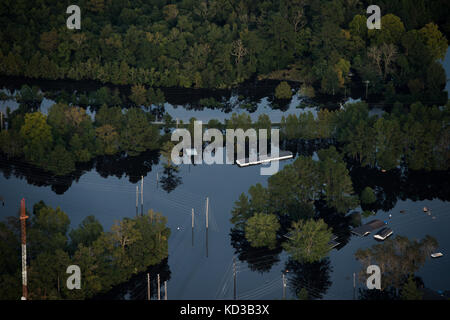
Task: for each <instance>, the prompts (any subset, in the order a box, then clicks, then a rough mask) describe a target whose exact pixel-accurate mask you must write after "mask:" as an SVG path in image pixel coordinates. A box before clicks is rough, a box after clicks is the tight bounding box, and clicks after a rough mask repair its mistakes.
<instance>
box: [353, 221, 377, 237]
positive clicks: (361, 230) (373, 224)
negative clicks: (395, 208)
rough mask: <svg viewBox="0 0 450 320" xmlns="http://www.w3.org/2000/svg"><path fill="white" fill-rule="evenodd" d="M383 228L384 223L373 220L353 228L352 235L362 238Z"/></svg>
mask: <svg viewBox="0 0 450 320" xmlns="http://www.w3.org/2000/svg"><path fill="white" fill-rule="evenodd" d="M383 226H385V223H384V222H383V221H381V220H377V219H375V220H372V221H369V222H367V223H366V224H364V225H362V226H360V227H357V228H353V229H352V233H354V234H356V235H357V236H360V237H364V236H367V235H368V234H370V233H371V232H372V231H374V230H377V229H380V228H381V227H383Z"/></svg>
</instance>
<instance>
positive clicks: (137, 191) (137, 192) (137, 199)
mask: <svg viewBox="0 0 450 320" xmlns="http://www.w3.org/2000/svg"><path fill="white" fill-rule="evenodd" d="M138 201H139V186H136V217H137V215H138V213H139V211H138Z"/></svg>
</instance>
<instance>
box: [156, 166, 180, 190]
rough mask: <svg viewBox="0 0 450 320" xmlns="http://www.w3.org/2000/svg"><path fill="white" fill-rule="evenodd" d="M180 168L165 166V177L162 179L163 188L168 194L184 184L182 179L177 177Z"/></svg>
mask: <svg viewBox="0 0 450 320" xmlns="http://www.w3.org/2000/svg"><path fill="white" fill-rule="evenodd" d="M177 173H178V168H177V167H174V166H164V171H163V175H162V177H161V179H160V181H159V182H160V183H161V187H162V188H163V190H164V191H166V192H167V193H170V192H172V191H173V190H175V189H176V188H177V187H178V186H179V185H180V184H182V180H181V177H180V176H178V175H177Z"/></svg>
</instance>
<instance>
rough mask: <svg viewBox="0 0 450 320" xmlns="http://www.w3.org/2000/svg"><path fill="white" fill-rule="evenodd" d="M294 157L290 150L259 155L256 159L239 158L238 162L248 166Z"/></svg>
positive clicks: (239, 164) (241, 165)
mask: <svg viewBox="0 0 450 320" xmlns="http://www.w3.org/2000/svg"><path fill="white" fill-rule="evenodd" d="M292 157H293V155H292V152H290V151H279V153H278V155H272V154H270V153H269V154H268V155H258V156H256V161H250V158H244V159H237V160H236V164H237V165H238V166H239V167H246V166H251V165H257V164H261V163H266V162H271V161H276V160H286V159H290V158H292ZM252 160H253V159H252Z"/></svg>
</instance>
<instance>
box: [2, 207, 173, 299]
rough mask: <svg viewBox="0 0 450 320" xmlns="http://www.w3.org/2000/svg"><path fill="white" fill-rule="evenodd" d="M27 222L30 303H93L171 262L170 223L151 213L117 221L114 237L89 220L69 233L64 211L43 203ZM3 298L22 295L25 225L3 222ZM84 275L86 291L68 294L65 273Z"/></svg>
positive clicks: (17, 220)
mask: <svg viewBox="0 0 450 320" xmlns="http://www.w3.org/2000/svg"><path fill="white" fill-rule="evenodd" d="M27 215H28V216H30V218H29V219H28V220H27V257H28V293H29V299H31V300H41V299H89V298H92V297H93V296H95V295H97V294H99V293H104V292H107V291H108V290H109V289H111V288H112V287H113V286H115V285H117V284H120V283H123V282H125V281H127V280H128V279H130V277H131V276H132V275H134V274H137V273H139V272H143V271H145V270H147V268H148V267H149V266H152V265H156V264H158V263H159V262H161V261H162V260H163V259H165V258H167V256H168V238H169V236H170V229H169V228H168V227H167V226H166V223H167V219H166V218H165V217H164V216H162V215H161V214H160V213H155V212H153V211H152V210H149V211H148V213H147V214H145V215H143V216H137V217H135V218H124V219H122V220H121V221H116V222H115V223H114V225H113V226H112V227H111V230H110V231H109V232H106V231H104V230H103V227H102V225H101V224H100V223H99V222H98V221H97V220H96V219H95V217H94V216H87V217H86V218H85V219H84V220H83V221H82V223H81V224H80V225H79V227H77V228H75V229H72V230H71V231H70V232H69V226H70V220H69V217H68V216H67V214H66V213H65V212H64V211H62V210H61V209H60V208H59V207H58V208H56V209H53V208H51V207H50V206H48V205H46V204H45V203H44V202H43V201H40V202H39V203H36V204H35V205H34V206H33V212H32V213H28V214H27ZM0 250H1V252H2V254H1V256H0V259H1V260H0V298H1V299H3V300H18V299H20V297H21V295H22V286H21V282H20V278H21V261H22V260H21V258H20V254H21V249H20V222H19V219H17V218H15V217H10V218H8V219H7V221H5V222H0ZM70 265H77V266H79V267H80V269H81V289H77V290H69V289H68V288H67V286H66V280H67V278H68V277H69V276H70V275H69V274H67V273H66V269H67V267H68V266H70Z"/></svg>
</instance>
